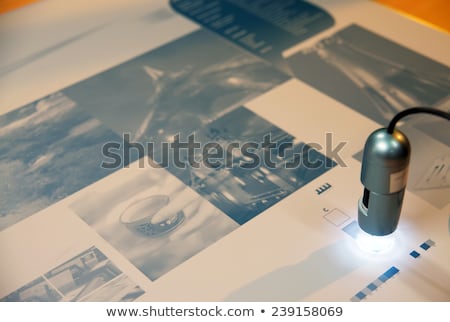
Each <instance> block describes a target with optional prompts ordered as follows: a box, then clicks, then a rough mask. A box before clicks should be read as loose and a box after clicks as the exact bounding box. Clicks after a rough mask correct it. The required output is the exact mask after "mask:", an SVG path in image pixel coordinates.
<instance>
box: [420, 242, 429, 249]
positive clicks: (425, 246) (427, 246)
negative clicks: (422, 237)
mask: <svg viewBox="0 0 450 322" xmlns="http://www.w3.org/2000/svg"><path fill="white" fill-rule="evenodd" d="M420 248H422V249H423V250H428V249H429V248H430V245H428V244H427V243H423V244H422V245H420Z"/></svg>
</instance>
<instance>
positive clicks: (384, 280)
mask: <svg viewBox="0 0 450 322" xmlns="http://www.w3.org/2000/svg"><path fill="white" fill-rule="evenodd" d="M388 279H389V277H387V276H386V275H384V274H383V275H380V276H378V280H379V281H381V282H382V283H384V282H386V281H387V280H388Z"/></svg>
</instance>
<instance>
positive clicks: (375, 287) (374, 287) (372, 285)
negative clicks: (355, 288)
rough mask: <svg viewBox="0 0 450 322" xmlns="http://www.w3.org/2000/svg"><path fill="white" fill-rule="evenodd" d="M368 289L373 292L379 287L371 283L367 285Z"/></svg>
mask: <svg viewBox="0 0 450 322" xmlns="http://www.w3.org/2000/svg"><path fill="white" fill-rule="evenodd" d="M367 288H368V289H369V290H371V291H372V292H373V291H375V290H376V289H377V288H378V285H376V284H375V283H370V284H369V285H367Z"/></svg>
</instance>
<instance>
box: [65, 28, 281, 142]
mask: <svg viewBox="0 0 450 322" xmlns="http://www.w3.org/2000/svg"><path fill="white" fill-rule="evenodd" d="M288 79H289V77H288V76H287V75H285V74H283V73H281V72H279V71H278V70H276V69H275V68H273V67H272V66H271V65H270V64H269V63H267V62H265V61H263V60H262V59H259V58H257V57H255V56H253V55H251V54H248V53H246V52H245V51H244V50H242V49H239V48H238V47H236V46H234V45H232V44H230V43H228V42H227V41H225V40H223V39H221V38H220V37H219V36H216V35H214V34H213V33H211V32H209V31H206V30H200V31H196V32H194V33H191V34H189V35H187V36H184V37H182V38H180V39H177V40H175V41H173V42H171V43H169V44H166V45H164V46H162V47H160V48H157V49H154V50H152V51H150V52H148V53H146V54H144V55H142V56H140V57H137V58H135V59H133V60H131V61H128V62H125V63H123V64H121V65H119V66H117V67H115V68H112V69H110V70H108V71H105V72H103V73H100V74H98V75H96V76H94V77H91V78H89V79H87V80H85V81H83V82H80V83H78V84H76V85H74V86H71V87H70V88H67V89H65V90H64V94H65V95H67V96H68V97H69V98H71V99H72V100H74V101H76V102H77V104H78V106H80V108H83V109H84V110H85V111H86V112H88V113H90V114H91V115H92V116H94V117H95V118H97V119H99V120H100V121H101V122H102V123H103V124H105V125H106V126H107V127H109V128H111V129H112V130H114V131H115V132H116V133H118V134H119V135H121V136H122V135H123V133H130V140H131V141H132V142H142V143H145V142H155V144H156V145H159V144H160V143H161V142H167V141H169V142H170V140H172V139H173V137H174V136H175V135H176V134H178V133H180V134H181V135H187V134H189V133H191V132H193V131H195V130H196V129H198V128H201V127H202V126H204V125H205V124H209V123H210V122H212V121H213V120H215V119H217V118H219V117H220V116H221V115H223V114H226V113H227V112H229V111H231V110H233V109H236V108H237V107H239V106H241V105H242V104H244V103H245V102H247V101H249V100H251V99H253V98H255V97H257V96H259V95H261V94H262V93H264V92H266V91H268V90H270V89H271V88H273V87H275V86H277V85H279V84H281V83H283V82H284V81H286V80H288Z"/></svg>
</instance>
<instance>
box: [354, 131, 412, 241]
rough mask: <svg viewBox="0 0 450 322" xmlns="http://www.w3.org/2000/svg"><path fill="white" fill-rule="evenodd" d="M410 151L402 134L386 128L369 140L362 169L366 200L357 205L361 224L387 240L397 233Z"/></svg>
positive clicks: (364, 198)
mask: <svg viewBox="0 0 450 322" xmlns="http://www.w3.org/2000/svg"><path fill="white" fill-rule="evenodd" d="M410 154H411V147H410V144H409V141H408V138H407V137H406V136H405V135H404V134H403V133H402V132H400V131H398V130H395V131H394V133H392V134H390V133H388V132H387V130H386V129H385V128H382V129H379V130H376V131H375V132H373V133H372V134H371V135H370V136H369V137H368V139H367V141H366V144H365V146H364V155H363V162H362V169H361V182H362V184H363V185H364V187H365V193H364V197H363V198H361V200H360V201H359V204H358V224H359V226H360V227H361V229H363V230H364V231H365V232H367V233H369V234H371V235H376V236H384V235H389V234H391V233H393V232H394V231H395V229H396V228H397V225H398V221H399V218H400V212H401V208H402V203H403V197H404V193H405V188H406V182H407V177H408V167H409V158H410Z"/></svg>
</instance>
